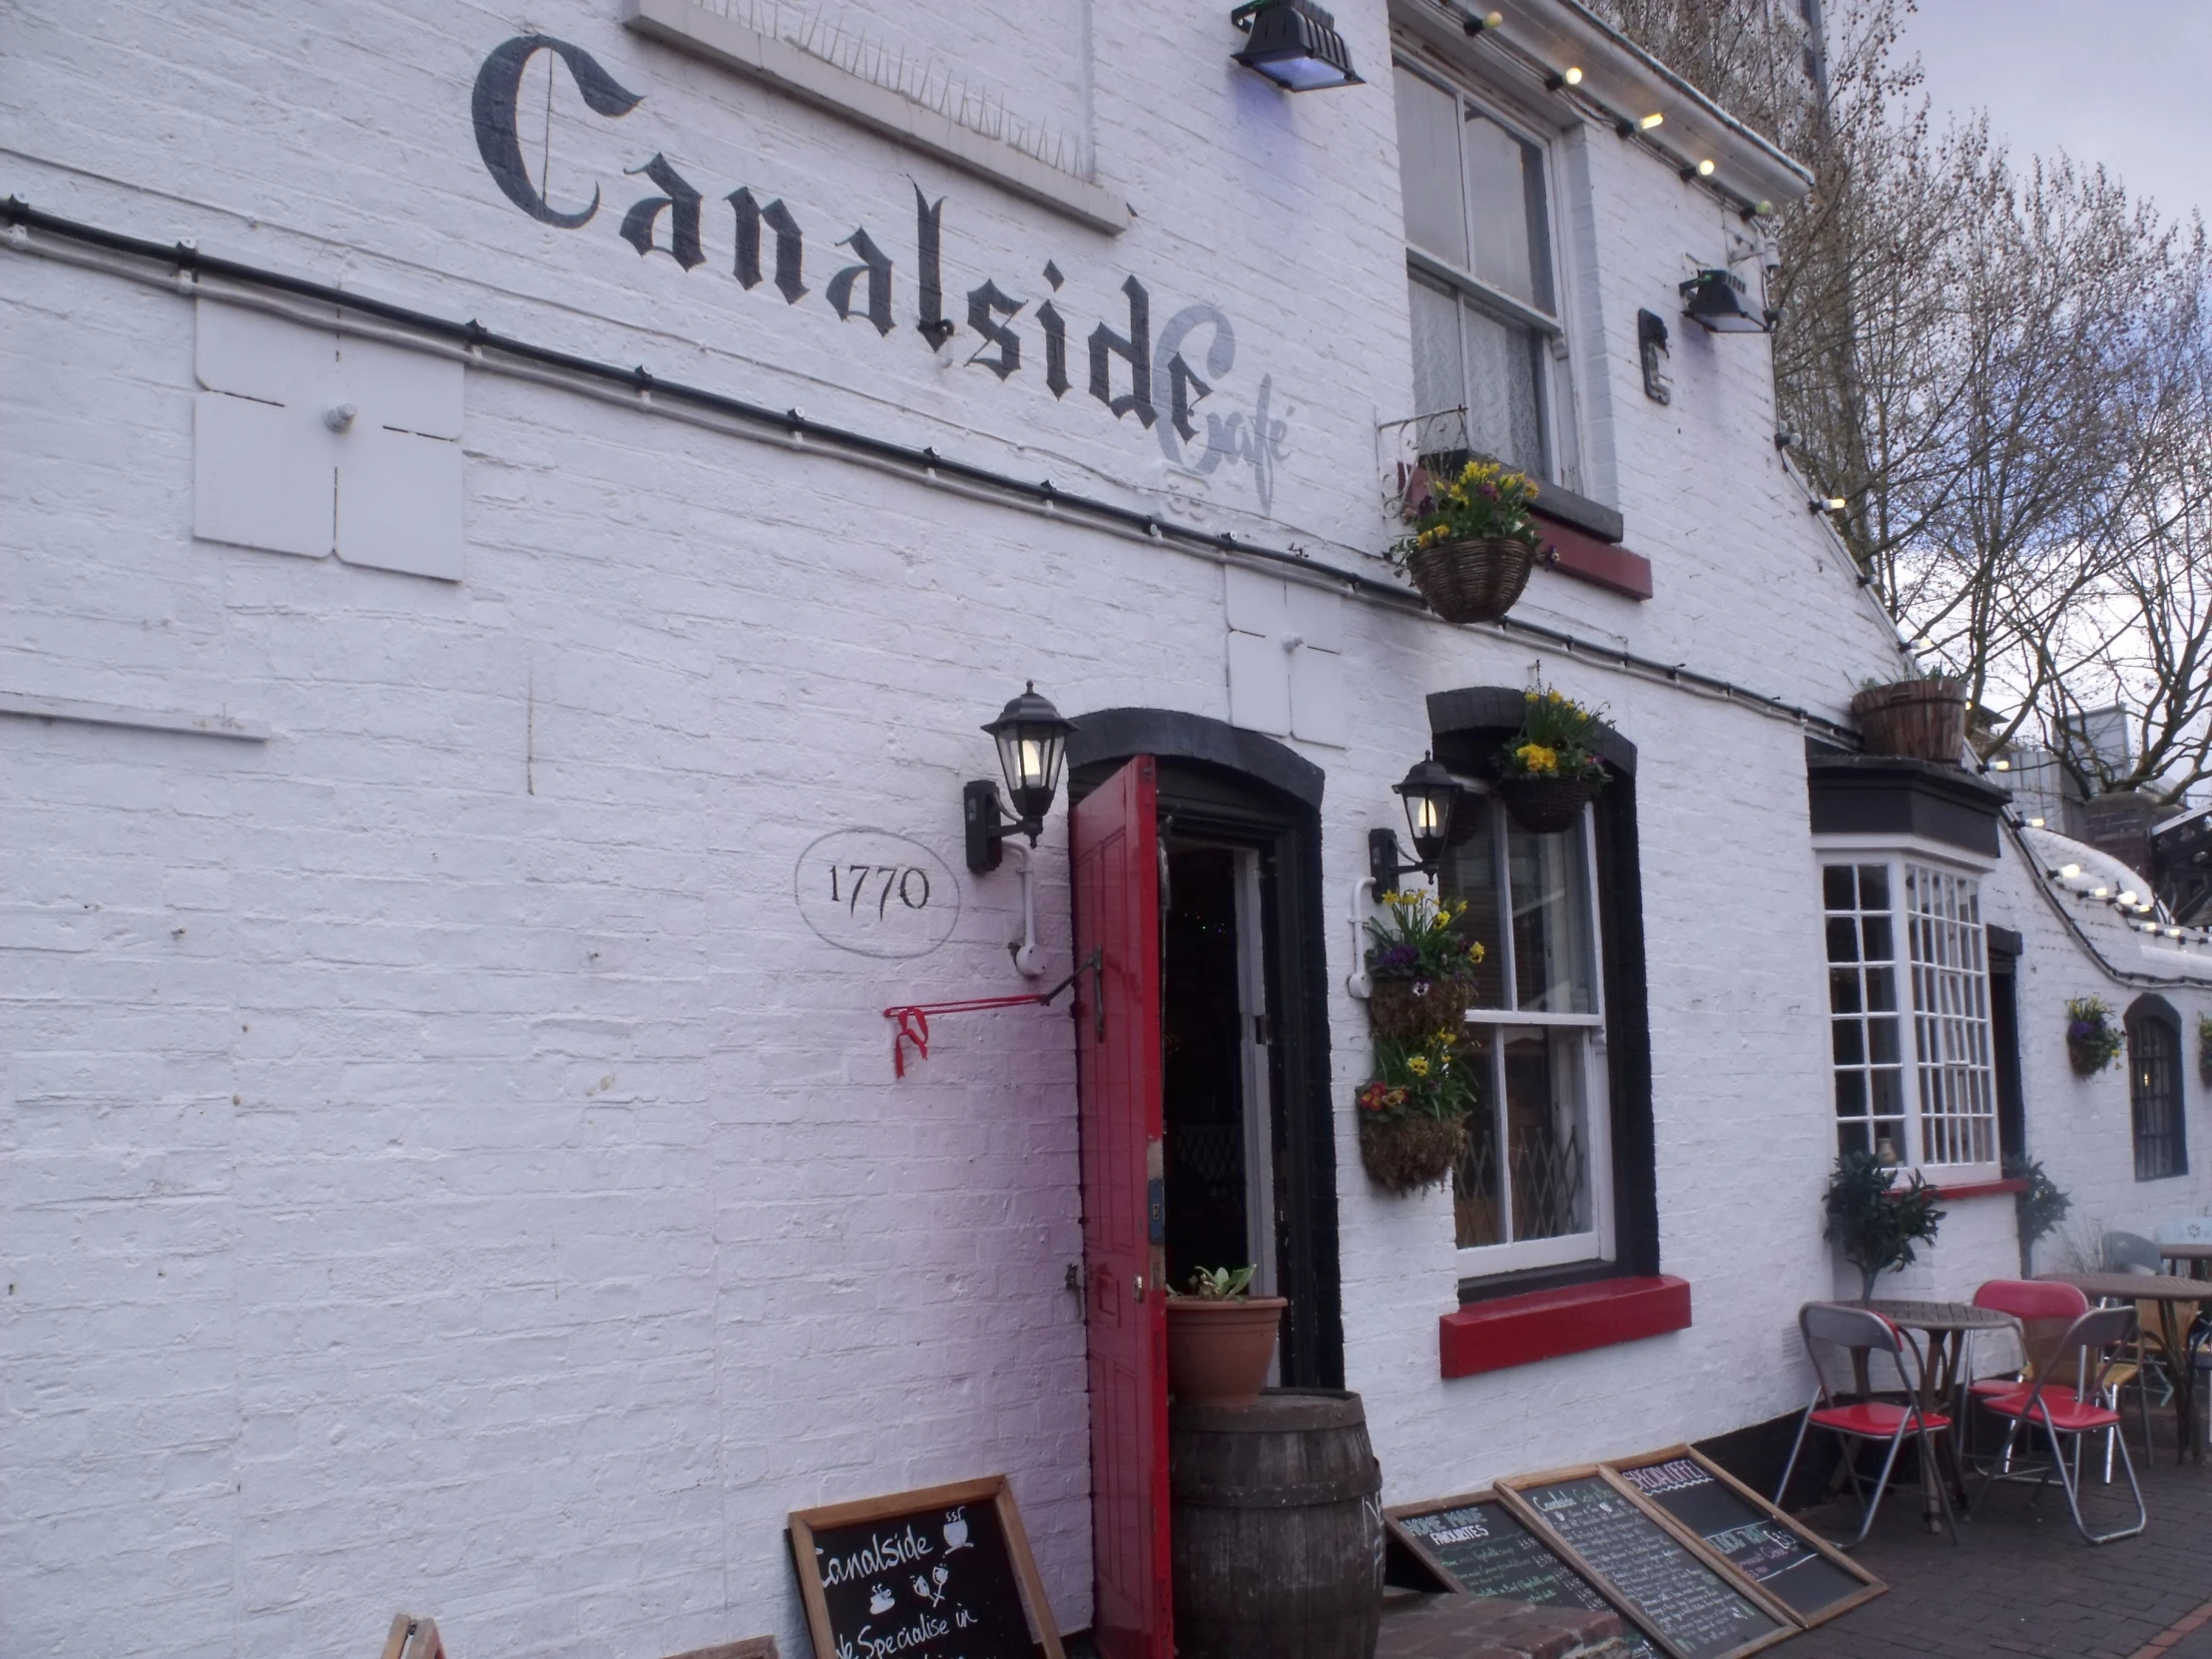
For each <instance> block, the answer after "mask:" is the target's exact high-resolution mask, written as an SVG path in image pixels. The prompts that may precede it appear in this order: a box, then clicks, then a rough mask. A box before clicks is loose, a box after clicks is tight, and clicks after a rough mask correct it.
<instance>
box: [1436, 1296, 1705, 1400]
mask: <svg viewBox="0 0 2212 1659" xmlns="http://www.w3.org/2000/svg"><path fill="white" fill-rule="evenodd" d="M1437 1325H1438V1327H1439V1331H1438V1344H1437V1347H1438V1359H1439V1361H1440V1364H1441V1367H1442V1370H1443V1374H1444V1376H1446V1377H1474V1376H1478V1375H1479V1374H1481V1373H1483V1372H1486V1371H1504V1370H1506V1369H1507V1368H1508V1367H1511V1366H1526V1365H1532V1364H1534V1363H1535V1362H1536V1361H1538V1360H1550V1359H1553V1358H1555V1357H1557V1356H1559V1355H1562V1354H1581V1353H1584V1352H1585V1351H1587V1350H1589V1349H1593V1348H1611V1347H1612V1346H1613V1345H1614V1344H1616V1343H1634V1342H1641V1341H1642V1340H1643V1339H1644V1338H1646V1337H1657V1336H1661V1335H1664V1334H1665V1333H1666V1332H1669V1331H1687V1330H1688V1329H1689V1327H1690V1284H1689V1281H1688V1280H1686V1279H1675V1278H1671V1277H1669V1276H1667V1275H1664V1274H1661V1275H1658V1276H1656V1277H1653V1278H1649V1279H1600V1280H1597V1281H1594V1282H1593V1283H1591V1284H1587V1285H1569V1286H1567V1287H1566V1288H1565V1289H1563V1290H1556V1291H1531V1292H1530V1293H1529V1294H1528V1295H1526V1296H1508V1297H1501V1298H1499V1299H1498V1300H1497V1301H1495V1302H1476V1303H1472V1304H1470V1305H1468V1306H1467V1307H1464V1308H1462V1309H1460V1310H1459V1311H1458V1312H1457V1313H1455V1314H1446V1315H1444V1316H1443V1318H1442V1319H1441V1320H1439V1321H1438V1322H1437Z"/></svg>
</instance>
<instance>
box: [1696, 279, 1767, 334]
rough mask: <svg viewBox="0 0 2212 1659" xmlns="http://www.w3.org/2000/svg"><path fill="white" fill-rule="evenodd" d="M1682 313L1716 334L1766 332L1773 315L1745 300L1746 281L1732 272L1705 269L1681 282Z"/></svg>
mask: <svg viewBox="0 0 2212 1659" xmlns="http://www.w3.org/2000/svg"><path fill="white" fill-rule="evenodd" d="M1681 291H1682V310H1683V314H1684V315H1686V316H1689V317H1691V318H1692V319H1694V320H1695V321H1698V322H1702V323H1703V324H1704V325H1705V326H1706V327H1707V328H1709V329H1711V330H1712V331H1713V332H1714V333H1716V334H1763V333H1765V332H1766V331H1767V330H1768V328H1769V326H1770V325H1771V323H1772V320H1773V319H1772V318H1770V317H1767V316H1763V315H1759V314H1757V313H1755V312H1753V311H1752V310H1751V308H1750V307H1749V306H1747V305H1746V304H1745V303H1744V281H1743V278H1742V277H1738V276H1736V275H1735V274H1734V273H1733V272H1727V271H1719V270H1706V271H1701V272H1699V273H1698V274H1697V275H1696V276H1695V277H1691V278H1690V279H1689V280H1688V281H1686V282H1684V283H1683V284H1682V289H1681Z"/></svg>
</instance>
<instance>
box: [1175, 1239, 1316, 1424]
mask: <svg viewBox="0 0 2212 1659" xmlns="http://www.w3.org/2000/svg"><path fill="white" fill-rule="evenodd" d="M1253 1272H1254V1270H1253V1269H1252V1268H1249V1267H1244V1268H1226V1267H1225V1268H1200V1269H1198V1270H1196V1271H1195V1272H1193V1273H1192V1275H1191V1277H1190V1280H1189V1282H1188V1284H1187V1285H1186V1287H1185V1288H1184V1289H1183V1290H1181V1291H1177V1292H1171V1293H1170V1294H1169V1297H1168V1392H1170V1393H1172V1394H1173V1395H1174V1396H1175V1397H1176V1399H1177V1400H1178V1401H1180V1402H1181V1403H1183V1404H1186V1405H1250V1404H1252V1403H1253V1402H1254V1401H1256V1400H1257V1399H1258V1398H1259V1397H1260V1389H1261V1388H1262V1386H1264V1385H1265V1384H1266V1383H1267V1380H1268V1366H1269V1364H1270V1363H1271V1362H1272V1361H1273V1360H1274V1359H1275V1339H1276V1332H1277V1329H1278V1327H1280V1326H1281V1324H1282V1323H1283V1310H1284V1309H1286V1308H1288V1307H1289V1306H1290V1303H1289V1301H1288V1300H1287V1299H1286V1298H1283V1297H1279V1296H1254V1295H1252V1294H1251V1291H1252V1275H1253Z"/></svg>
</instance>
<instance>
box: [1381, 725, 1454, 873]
mask: <svg viewBox="0 0 2212 1659" xmlns="http://www.w3.org/2000/svg"><path fill="white" fill-rule="evenodd" d="M1390 788H1391V790H1392V791H1394V792H1395V793H1396V795H1397V796H1398V798H1399V799H1400V800H1402V801H1403V802H1404V803H1405V828H1406V830H1408V831H1409V832H1410V833H1411V835H1412V839H1413V857H1414V859H1415V860H1416V861H1415V862H1413V863H1409V864H1408V863H1406V862H1404V861H1403V860H1402V859H1400V858H1399V857H1398V851H1397V832H1396V831H1395V830H1369V831H1368V873H1369V874H1370V875H1372V876H1374V877H1375V887H1376V891H1378V892H1388V891H1389V890H1390V889H1391V888H1393V887H1395V886H1396V885H1397V878H1398V877H1399V876H1401V875H1412V874H1420V875H1434V874H1435V873H1436V864H1437V861H1438V860H1439V859H1441V858H1442V857H1443V853H1444V845H1445V843H1446V842H1447V841H1448V840H1449V839H1450V838H1451V814H1452V810H1453V809H1454V808H1455V807H1457V806H1458V804H1459V798H1460V796H1461V795H1462V794H1464V793H1465V792H1464V791H1462V790H1461V789H1460V787H1459V781H1458V780H1457V779H1456V778H1454V777H1452V776H1451V774H1450V773H1448V772H1446V771H1445V770H1444V769H1443V768H1442V767H1441V766H1439V765H1437V763H1436V760H1435V758H1434V757H1433V756H1429V755H1423V756H1422V757H1421V758H1420V760H1419V761H1417V762H1416V763H1415V764H1414V765H1413V767H1412V769H1411V770H1410V771H1409V772H1407V773H1406V774H1405V777H1404V780H1403V782H1401V783H1396V784H1392V785H1391V786H1390Z"/></svg>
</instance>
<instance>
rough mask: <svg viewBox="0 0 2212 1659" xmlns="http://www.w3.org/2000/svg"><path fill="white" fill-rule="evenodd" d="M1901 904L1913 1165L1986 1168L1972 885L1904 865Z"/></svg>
mask: <svg viewBox="0 0 2212 1659" xmlns="http://www.w3.org/2000/svg"><path fill="white" fill-rule="evenodd" d="M1905 897H1906V906H1907V910H1908V914H1909V923H1908V931H1909V933H1910V936H1911V938H1912V942H1913V1028H1914V1039H1915V1041H1914V1048H1915V1057H1916V1058H1917V1059H1918V1060H1919V1062H1920V1106H1921V1157H1922V1160H1923V1161H1924V1162H1926V1163H1930V1164H1993V1163H1995V1162H1996V1161H1997V1109H1996V1089H1995V1083H1994V1076H1993V1073H1992V1071H1991V1068H1990V1064H1989V976H1988V971H1987V968H1986V967H1985V965H1984V963H1983V960H1982V937H1983V935H1982V931H1981V902H1980V896H1979V893H1978V891H1977V884H1976V883H1975V881H1974V880H1973V879H1972V877H1970V876H1964V875H1954V874H1952V873H1950V872H1949V871H1947V870H1940V869H1934V868H1931V867H1930V866H1928V865H1926V864H1907V865H1906V866H1905Z"/></svg>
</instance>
